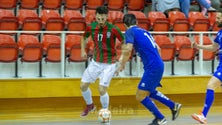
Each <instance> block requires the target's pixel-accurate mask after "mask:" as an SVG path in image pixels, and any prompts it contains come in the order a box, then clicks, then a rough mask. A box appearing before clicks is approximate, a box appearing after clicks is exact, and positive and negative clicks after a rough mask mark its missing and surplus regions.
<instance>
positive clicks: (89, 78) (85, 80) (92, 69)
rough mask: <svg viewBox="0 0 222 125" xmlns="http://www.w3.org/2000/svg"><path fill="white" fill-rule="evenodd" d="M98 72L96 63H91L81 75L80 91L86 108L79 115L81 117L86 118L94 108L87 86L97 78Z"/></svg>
mask: <svg viewBox="0 0 222 125" xmlns="http://www.w3.org/2000/svg"><path fill="white" fill-rule="evenodd" d="M99 72H100V68H98V66H97V65H96V62H94V61H92V62H91V63H90V64H89V66H88V67H87V68H86V70H85V71H84V73H83V76H82V79H81V84H80V89H81V92H82V96H83V99H84V100H85V102H86V108H85V109H84V110H83V112H82V113H81V117H84V116H87V115H88V113H89V112H91V111H94V110H95V108H96V107H95V105H94V104H93V100H92V93H91V90H90V88H89V85H90V83H92V82H94V81H95V80H96V79H97V78H98V76H99Z"/></svg>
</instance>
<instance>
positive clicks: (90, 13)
mask: <svg viewBox="0 0 222 125" xmlns="http://www.w3.org/2000/svg"><path fill="white" fill-rule="evenodd" d="M95 17H96V10H86V15H85V20H86V24H90V23H92V22H93V21H95Z"/></svg>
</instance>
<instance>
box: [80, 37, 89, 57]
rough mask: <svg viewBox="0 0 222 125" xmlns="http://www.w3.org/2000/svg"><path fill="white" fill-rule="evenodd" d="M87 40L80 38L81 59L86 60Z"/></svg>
mask: <svg viewBox="0 0 222 125" xmlns="http://www.w3.org/2000/svg"><path fill="white" fill-rule="evenodd" d="M87 41H88V40H87V38H85V37H84V36H83V37H82V38H81V57H82V58H87V53H86V49H85V48H86V43H87Z"/></svg>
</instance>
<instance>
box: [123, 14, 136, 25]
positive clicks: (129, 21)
mask: <svg viewBox="0 0 222 125" xmlns="http://www.w3.org/2000/svg"><path fill="white" fill-rule="evenodd" d="M123 23H124V24H125V25H126V27H130V26H133V25H136V24H137V20H136V16H135V15H134V14H125V15H124V17H123Z"/></svg>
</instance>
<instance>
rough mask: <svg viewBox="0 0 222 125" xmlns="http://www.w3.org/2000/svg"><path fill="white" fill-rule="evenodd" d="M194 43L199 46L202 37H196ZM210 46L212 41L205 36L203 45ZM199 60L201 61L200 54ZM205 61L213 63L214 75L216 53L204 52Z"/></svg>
mask: <svg viewBox="0 0 222 125" xmlns="http://www.w3.org/2000/svg"><path fill="white" fill-rule="evenodd" d="M194 41H195V42H196V43H198V44H199V43H200V36H198V35H196V36H194ZM210 44H212V42H211V39H210V38H209V37H208V36H203V45H210ZM198 59H199V54H198ZM203 60H204V61H212V63H211V70H212V73H213V72H214V61H215V52H210V51H206V50H203Z"/></svg>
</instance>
